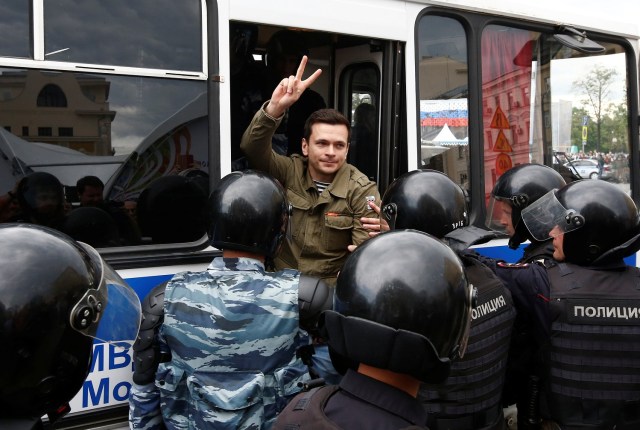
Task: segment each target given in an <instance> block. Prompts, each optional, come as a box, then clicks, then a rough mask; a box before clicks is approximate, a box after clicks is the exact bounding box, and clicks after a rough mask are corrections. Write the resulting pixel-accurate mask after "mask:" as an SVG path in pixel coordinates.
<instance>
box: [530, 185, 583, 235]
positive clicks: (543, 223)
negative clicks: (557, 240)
mask: <svg viewBox="0 0 640 430" xmlns="http://www.w3.org/2000/svg"><path fill="white" fill-rule="evenodd" d="M522 221H524V224H525V225H526V226H527V229H528V230H529V233H531V236H533V238H534V239H536V240H539V241H543V240H547V239H549V238H550V237H555V236H558V235H560V234H564V233H567V232H570V231H573V230H576V229H578V228H580V227H582V226H583V225H584V218H583V217H582V216H581V215H580V214H579V213H577V212H575V211H572V210H569V209H567V208H565V207H564V206H562V203H560V202H559V201H558V199H557V198H556V190H552V191H549V192H548V193H547V194H545V195H544V196H542V197H541V198H539V199H538V200H536V201H535V202H534V203H532V204H531V205H529V206H528V207H527V208H525V209H523V210H522Z"/></svg>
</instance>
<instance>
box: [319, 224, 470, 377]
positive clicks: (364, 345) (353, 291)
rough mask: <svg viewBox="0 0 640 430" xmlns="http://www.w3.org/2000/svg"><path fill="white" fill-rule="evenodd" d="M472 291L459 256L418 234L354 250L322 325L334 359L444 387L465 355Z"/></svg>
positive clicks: (383, 238) (394, 234)
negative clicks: (452, 368)
mask: <svg viewBox="0 0 640 430" xmlns="http://www.w3.org/2000/svg"><path fill="white" fill-rule="evenodd" d="M472 292H473V287H471V286H470V285H469V284H468V282H467V278H466V275H465V272H464V269H463V265H462V263H461V262H460V260H459V259H458V257H457V256H456V254H455V253H454V252H453V251H452V250H451V249H450V248H449V247H447V246H446V245H444V243H443V242H441V241H440V240H439V239H436V238H434V237H433V236H430V235H428V234H426V233H422V232H419V231H416V230H394V231H390V232H387V233H384V234H380V235H378V236H376V237H374V238H372V239H370V240H368V241H366V242H365V243H364V244H363V245H361V246H359V247H358V248H357V249H356V250H355V251H354V252H353V254H351V255H350V256H349V257H348V258H347V261H346V262H345V264H344V267H343V268H342V270H341V271H340V274H339V275H338V280H337V284H336V291H335V295H334V310H333V311H325V312H324V313H323V314H322V317H321V320H320V328H321V331H322V333H323V335H324V336H325V337H326V338H327V339H328V342H329V346H330V349H331V351H332V361H334V360H335V361H334V363H335V365H336V368H338V369H339V368H340V367H342V363H340V358H341V357H343V358H344V357H346V358H347V359H348V360H350V361H351V362H357V363H364V364H367V365H370V366H374V367H378V368H382V369H388V370H391V371H393V372H396V373H405V374H408V375H411V376H413V377H415V378H416V379H419V380H421V381H425V382H441V381H442V380H444V379H445V378H446V377H447V376H448V373H449V368H450V365H451V360H452V359H456V358H458V357H460V356H462V355H463V354H464V350H465V348H466V342H467V337H468V332H469V323H470V321H471V305H472V301H473V293H472Z"/></svg>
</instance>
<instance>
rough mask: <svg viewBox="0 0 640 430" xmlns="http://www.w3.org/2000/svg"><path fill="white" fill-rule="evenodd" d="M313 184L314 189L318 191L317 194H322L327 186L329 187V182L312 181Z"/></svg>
mask: <svg viewBox="0 0 640 430" xmlns="http://www.w3.org/2000/svg"><path fill="white" fill-rule="evenodd" d="M313 182H314V183H315V184H316V188H317V189H318V193H319V194H322V192H323V191H324V190H326V189H327V187H328V186H329V185H331V182H320V181H316V180H315V179H314V180H313Z"/></svg>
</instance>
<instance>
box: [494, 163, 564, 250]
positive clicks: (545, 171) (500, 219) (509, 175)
mask: <svg viewBox="0 0 640 430" xmlns="http://www.w3.org/2000/svg"><path fill="white" fill-rule="evenodd" d="M565 185H566V183H565V181H564V179H563V178H562V176H561V175H560V174H559V173H558V172H556V171H555V170H553V169H552V168H551V167H549V166H544V165H542V164H521V165H518V166H515V167H513V168H511V169H509V170H507V171H506V172H505V173H504V174H503V175H502V176H500V178H498V181H497V182H496V184H495V186H494V187H493V190H492V191H491V198H490V199H489V206H488V210H487V220H486V226H487V227H489V228H491V229H493V230H495V231H498V232H500V233H506V234H508V235H509V247H510V248H511V249H517V248H518V246H520V244H521V243H523V242H525V241H527V240H529V241H530V243H529V245H527V246H526V247H525V249H524V255H523V256H522V258H521V259H520V262H531V261H533V260H536V259H539V258H550V257H551V249H550V247H549V242H548V241H538V240H536V239H535V238H534V237H532V236H531V234H529V232H528V231H527V229H526V227H525V226H524V224H523V223H522V218H521V216H520V214H521V212H522V210H523V209H524V208H526V207H527V206H529V205H530V204H532V203H533V202H535V201H536V200H538V199H539V198H540V197H542V196H543V195H545V194H546V193H547V192H549V191H551V190H554V189H558V188H562V187H563V186H565Z"/></svg>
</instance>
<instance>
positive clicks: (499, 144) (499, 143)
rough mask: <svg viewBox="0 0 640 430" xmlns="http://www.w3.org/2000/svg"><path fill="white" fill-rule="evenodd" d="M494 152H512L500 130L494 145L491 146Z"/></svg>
mask: <svg viewBox="0 0 640 430" xmlns="http://www.w3.org/2000/svg"><path fill="white" fill-rule="evenodd" d="M493 151H494V152H513V148H511V145H510V144H509V140H508V139H507V136H505V135H504V133H503V132H502V130H500V131H499V132H498V138H497V139H496V144H495V145H493Z"/></svg>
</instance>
